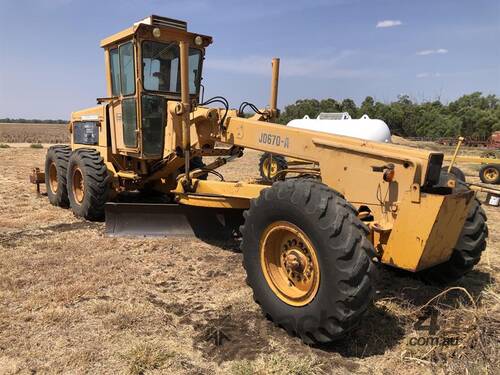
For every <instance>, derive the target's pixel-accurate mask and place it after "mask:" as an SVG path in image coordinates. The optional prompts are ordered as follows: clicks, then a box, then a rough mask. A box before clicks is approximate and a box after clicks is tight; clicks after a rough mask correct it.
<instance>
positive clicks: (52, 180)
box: [49, 162, 58, 193]
mask: <svg viewBox="0 0 500 375" xmlns="http://www.w3.org/2000/svg"><path fill="white" fill-rule="evenodd" d="M49 185H50V190H52V192H53V193H56V192H57V188H58V186H57V167H56V163H55V162H52V163H50V167H49Z"/></svg>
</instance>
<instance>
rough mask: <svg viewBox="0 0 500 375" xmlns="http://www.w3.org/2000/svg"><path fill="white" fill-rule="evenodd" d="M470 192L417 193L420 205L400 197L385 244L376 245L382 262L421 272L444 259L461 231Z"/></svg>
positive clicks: (448, 256)
mask: <svg viewBox="0 0 500 375" xmlns="http://www.w3.org/2000/svg"><path fill="white" fill-rule="evenodd" d="M473 197H474V192H472V191H465V192H459V193H454V194H449V195H437V194H425V193H422V194H421V200H420V203H415V202H412V199H411V197H410V193H405V194H403V199H402V201H401V203H400V204H399V206H398V215H397V220H395V221H394V224H393V227H392V231H391V233H390V236H388V238H387V244H383V243H379V244H376V245H377V250H378V251H379V252H381V253H382V262H383V263H386V264H389V265H391V266H394V267H398V268H403V269H406V270H409V271H421V270H423V269H426V268H429V267H431V266H433V265H436V264H440V263H443V262H445V261H446V260H448V259H449V258H450V256H451V253H452V251H453V247H454V246H455V244H456V242H457V239H458V236H459V234H460V232H461V230H462V228H463V225H464V223H465V219H466V218H467V212H468V210H469V206H470V203H471V202H472V200H473Z"/></svg>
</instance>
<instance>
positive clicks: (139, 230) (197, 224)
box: [105, 203, 243, 239]
mask: <svg viewBox="0 0 500 375" xmlns="http://www.w3.org/2000/svg"><path fill="white" fill-rule="evenodd" d="M105 213H106V235H107V236H110V237H135V236H138V237H170V236H185V237H190V236H195V237H199V238H212V239H230V238H233V237H234V235H235V234H237V231H238V228H239V225H240V224H242V223H243V215H242V210H234V209H216V208H207V207H195V206H186V205H179V204H165V203H106V207H105Z"/></svg>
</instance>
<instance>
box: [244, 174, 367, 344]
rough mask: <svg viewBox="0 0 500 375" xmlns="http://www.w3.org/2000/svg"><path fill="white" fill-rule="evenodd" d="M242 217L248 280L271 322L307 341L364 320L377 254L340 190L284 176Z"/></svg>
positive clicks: (326, 339)
mask: <svg viewBox="0 0 500 375" xmlns="http://www.w3.org/2000/svg"><path fill="white" fill-rule="evenodd" d="M244 217H245V223H244V225H243V226H242V227H241V232H242V235H243V238H242V243H241V248H242V251H243V264H244V266H245V269H246V272H247V282H248V284H249V286H250V287H251V288H252V290H253V295H254V299H255V301H256V302H257V303H258V304H259V305H260V306H261V308H262V311H263V313H264V314H265V315H266V316H267V317H268V318H269V319H270V320H272V321H273V322H274V323H275V324H276V325H278V326H280V327H283V328H285V329H286V331H287V332H288V333H290V334H292V335H297V336H299V337H300V338H301V339H302V340H303V341H304V342H305V343H307V344H315V343H327V342H330V341H333V340H335V339H337V338H339V337H341V336H343V335H345V334H346V333H347V332H348V331H350V330H351V329H352V328H353V327H355V326H356V325H357V323H359V321H360V319H361V316H362V314H363V313H364V312H365V310H366V309H367V308H368V306H369V305H370V304H371V301H372V296H373V279H374V274H375V267H374V264H373V263H372V261H371V258H372V257H373V256H375V252H374V249H373V245H372V244H371V242H370V241H369V240H368V239H367V237H366V235H367V233H368V228H367V227H366V226H365V225H364V224H363V223H362V222H361V221H360V220H359V219H358V218H357V216H356V210H355V209H354V208H353V207H352V206H351V205H350V204H349V203H348V202H347V201H346V200H345V199H344V198H343V197H342V196H341V195H340V194H338V193H337V192H335V191H333V190H332V189H330V188H329V187H328V186H326V185H324V184H322V183H320V182H318V181H315V180H308V179H297V180H288V181H279V182H276V183H274V184H273V186H272V187H270V188H267V189H264V190H262V192H261V194H260V196H259V197H258V198H256V199H253V200H252V201H251V205H250V209H249V210H248V211H246V212H245V213H244Z"/></svg>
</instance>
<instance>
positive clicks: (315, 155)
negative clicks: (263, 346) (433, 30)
mask: <svg viewBox="0 0 500 375" xmlns="http://www.w3.org/2000/svg"><path fill="white" fill-rule="evenodd" d="M211 43H212V38H211V37H210V36H206V35H202V34H197V33H191V32H188V31H187V27H186V23H185V22H182V21H177V20H173V19H169V18H164V17H158V16H151V17H148V18H146V19H144V20H142V21H140V22H137V23H135V24H134V25H133V26H131V27H129V28H127V29H125V30H123V31H121V32H119V33H117V34H115V35H112V36H110V37H108V38H106V39H104V40H102V41H101V47H102V48H103V49H104V55H105V66H106V80H107V97H104V98H98V99H97V101H98V104H99V105H98V106H96V107H92V108H88V109H85V110H81V111H77V112H73V113H72V114H71V121H70V124H69V131H70V133H71V145H69V146H61V145H59V146H53V147H51V148H49V150H48V152H47V157H46V163H45V172H39V173H38V174H36V175H35V176H34V177H33V181H34V182H38V183H40V182H41V181H45V185H46V188H47V194H48V198H49V200H50V202H51V203H52V204H53V205H56V206H61V207H70V208H71V210H72V211H73V212H74V214H75V215H77V216H80V217H83V218H85V219H88V220H98V219H102V218H103V217H104V216H106V222H107V224H106V226H107V231H108V233H109V234H111V235H119V234H125V235H135V234H137V235H159V234H160V235H161V234H162V235H185V234H189V233H191V234H192V233H194V234H196V235H200V236H201V237H203V236H204V235H218V234H221V233H224V232H225V231H226V229H227V230H228V231H231V232H236V234H237V235H239V236H241V250H242V252H243V259H244V261H243V263H244V267H245V269H246V272H247V275H248V278H247V280H248V284H249V286H250V287H251V288H252V289H253V293H254V299H255V300H256V301H257V303H259V304H260V306H261V308H262V310H263V312H264V313H265V315H266V316H267V317H269V318H270V319H271V320H273V321H274V323H275V324H277V325H279V326H281V327H284V328H285V329H286V330H287V331H288V332H289V333H290V334H294V335H297V336H299V337H300V338H301V339H302V340H303V341H304V342H306V343H318V342H320V343H324V342H329V341H332V340H334V339H336V338H338V337H340V336H342V335H344V334H345V333H346V332H348V331H349V330H351V329H352V328H353V327H355V326H356V323H358V322H359V321H360V319H361V316H362V314H363V312H364V311H365V310H366V309H367V307H368V306H369V305H370V303H371V301H372V294H373V291H374V275H375V263H383V264H387V265H390V266H392V267H397V268H401V269H405V270H408V271H411V272H414V273H417V274H418V275H421V276H422V277H423V278H425V279H426V280H429V281H433V282H449V281H453V280H456V279H458V278H460V277H461V276H462V275H463V274H465V273H466V272H467V271H469V270H471V269H472V268H473V266H474V265H475V264H476V263H477V262H478V261H479V259H480V256H481V253H482V251H483V250H484V249H485V247H486V237H487V234H488V231H487V226H486V216H485V213H484V211H483V209H482V208H481V206H480V204H479V202H478V201H477V200H476V199H475V195H474V192H473V191H471V190H469V189H468V188H467V187H466V186H464V185H463V184H461V183H460V182H459V181H457V180H455V179H454V178H453V176H452V175H449V174H447V173H442V172H441V167H442V162H443V154H442V153H439V152H429V151H423V150H418V149H413V148H406V147H402V146H396V145H392V144H383V143H378V142H370V141H364V140H361V139H356V138H350V137H344V136H338V135H332V134H327V133H322V132H317V131H310V130H303V129H294V128H289V127H287V126H283V125H278V124H276V123H274V122H273V121H274V120H276V118H277V116H278V115H279V113H278V109H277V91H278V73H279V60H278V59H274V60H273V62H272V84H271V95H270V96H271V98H270V104H269V107H268V108H265V109H257V108H256V107H255V106H253V105H250V104H249V106H250V108H253V109H254V110H255V112H256V113H255V115H253V117H250V118H246V117H244V116H243V110H244V108H243V109H241V110H240V111H238V110H232V109H230V107H229V104H228V103H227V100H225V99H224V98H223V97H215V98H212V99H208V100H203V99H202V97H203V95H202V94H201V93H200V90H201V88H202V85H201V78H202V67H203V60H204V56H205V51H206V48H207V47H208V46H209V45H210V44H211ZM215 103H217V104H220V108H212V107H211V106H210V105H212V104H215ZM243 107H245V105H243ZM240 108H241V107H240ZM245 149H253V150H258V151H261V152H268V153H272V154H280V155H283V156H286V157H290V158H294V159H298V160H303V161H307V162H309V163H310V164H312V165H314V166H315V167H314V168H306V167H301V168H297V169H295V170H294V169H293V168H290V170H288V171H287V173H282V176H281V179H280V180H278V181H276V182H274V183H273V184H272V185H271V184H270V183H267V184H266V183H244V182H239V181H232V182H230V181H225V180H224V179H223V176H222V175H221V173H220V172H219V171H217V168H218V167H220V166H222V165H224V164H225V163H227V162H237V159H238V157H240V156H241V155H242V154H243V153H244V150H245ZM204 157H205V160H204V159H202V158H204ZM208 157H210V160H212V161H211V162H209V163H207V164H205V161H206V160H207V159H208ZM207 175H208V176H210V178H208V179H207ZM212 176H215V177H218V179H217V178H212ZM138 191H139V192H141V193H142V194H139V196H141V195H142V196H143V197H144V196H146V197H153V196H154V197H157V196H158V195H160V196H161V197H162V199H169V201H168V202H166V201H165V200H160V201H158V200H153V199H151V201H147V202H144V201H140V200H134V199H135V198H134V197H135V195H134V194H135V193H134V192H138ZM127 196H130V197H132V198H131V199H132V202H131V201H127V199H126V198H127ZM240 224H241V227H239V228H238V226H239V225H240ZM188 227H191V228H194V229H188Z"/></svg>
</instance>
